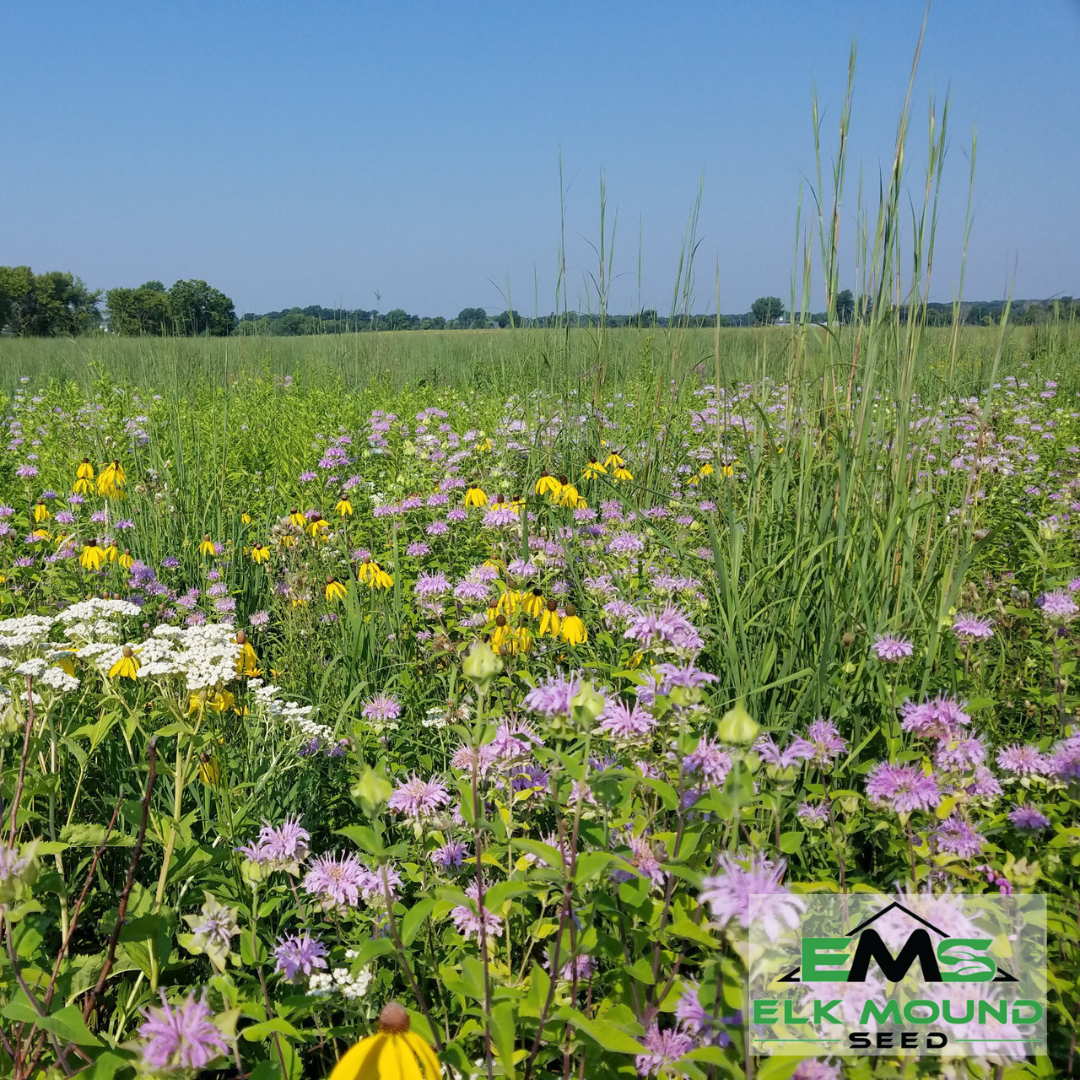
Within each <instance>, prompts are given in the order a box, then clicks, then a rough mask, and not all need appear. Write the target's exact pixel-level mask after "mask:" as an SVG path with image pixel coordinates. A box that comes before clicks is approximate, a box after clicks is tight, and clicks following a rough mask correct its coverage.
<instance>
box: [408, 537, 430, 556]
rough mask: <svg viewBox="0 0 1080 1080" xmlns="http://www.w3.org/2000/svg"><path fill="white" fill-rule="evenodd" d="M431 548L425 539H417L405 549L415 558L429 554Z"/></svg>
mask: <svg viewBox="0 0 1080 1080" xmlns="http://www.w3.org/2000/svg"><path fill="white" fill-rule="evenodd" d="M430 553H431V548H429V547H428V546H427V544H425V543H424V542H423V541H421V540H417V541H416V542H415V543H412V544H410V545H409V546H408V547H407V548H406V549H405V554H406V555H409V556H411V557H412V558H414V559H419V558H422V557H423V556H424V555H429V554H430Z"/></svg>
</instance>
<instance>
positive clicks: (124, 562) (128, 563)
mask: <svg viewBox="0 0 1080 1080" xmlns="http://www.w3.org/2000/svg"><path fill="white" fill-rule="evenodd" d="M116 561H117V562H118V563H119V564H120V565H121V566H122V567H123V568H124V569H125V570H130V569H131V568H132V567H133V566H134V565H135V557H134V556H133V555H132V554H131V552H130V551H129V550H128V549H127V548H124V553H123V554H122V555H121V556H120V558H119V559H117V560H116Z"/></svg>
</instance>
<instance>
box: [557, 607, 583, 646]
mask: <svg viewBox="0 0 1080 1080" xmlns="http://www.w3.org/2000/svg"><path fill="white" fill-rule="evenodd" d="M559 636H560V637H561V638H562V639H563V641H565V642H566V643H567V644H568V645H582V644H584V643H585V642H586V641H588V640H589V631H588V630H586V629H585V624H584V623H583V622H582V621H581V619H580V618H579V617H578V613H577V608H576V607H574V605H573V604H567V605H566V618H565V619H563V621H562V626H560V627H559Z"/></svg>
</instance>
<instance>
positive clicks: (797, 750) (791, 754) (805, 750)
mask: <svg viewBox="0 0 1080 1080" xmlns="http://www.w3.org/2000/svg"><path fill="white" fill-rule="evenodd" d="M754 749H755V750H756V751H757V752H758V756H759V757H760V758H761V760H762V761H764V762H765V764H766V765H771V766H772V767H773V768H774V769H788V768H791V767H792V766H794V765H797V764H798V763H799V762H800V761H807V760H809V759H810V758H812V757H813V756H814V746H813V744H812V743H809V742H807V741H806V740H805V739H802V738H798V737H796V738H795V739H793V740H792V742H791V745H790V746H788V747H786V748H785V749H784V750H781V749H780V747H779V746H777V745H776V742H775V740H774V739H773V737H772V736H771V735H762V736H761V737H760V738H759V739H758V741H757V742H756V743H754Z"/></svg>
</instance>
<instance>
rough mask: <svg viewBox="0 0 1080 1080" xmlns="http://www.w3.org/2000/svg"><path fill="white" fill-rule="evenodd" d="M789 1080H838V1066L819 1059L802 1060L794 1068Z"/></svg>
mask: <svg viewBox="0 0 1080 1080" xmlns="http://www.w3.org/2000/svg"><path fill="white" fill-rule="evenodd" d="M791 1080H840V1065H839V1063H837V1064H835V1065H830V1064H829V1063H828V1062H827V1061H822V1060H821V1059H820V1058H803V1060H802V1061H800V1062H799V1064H798V1065H796V1066H795V1071H794V1072H793V1073H792V1074H791Z"/></svg>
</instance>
